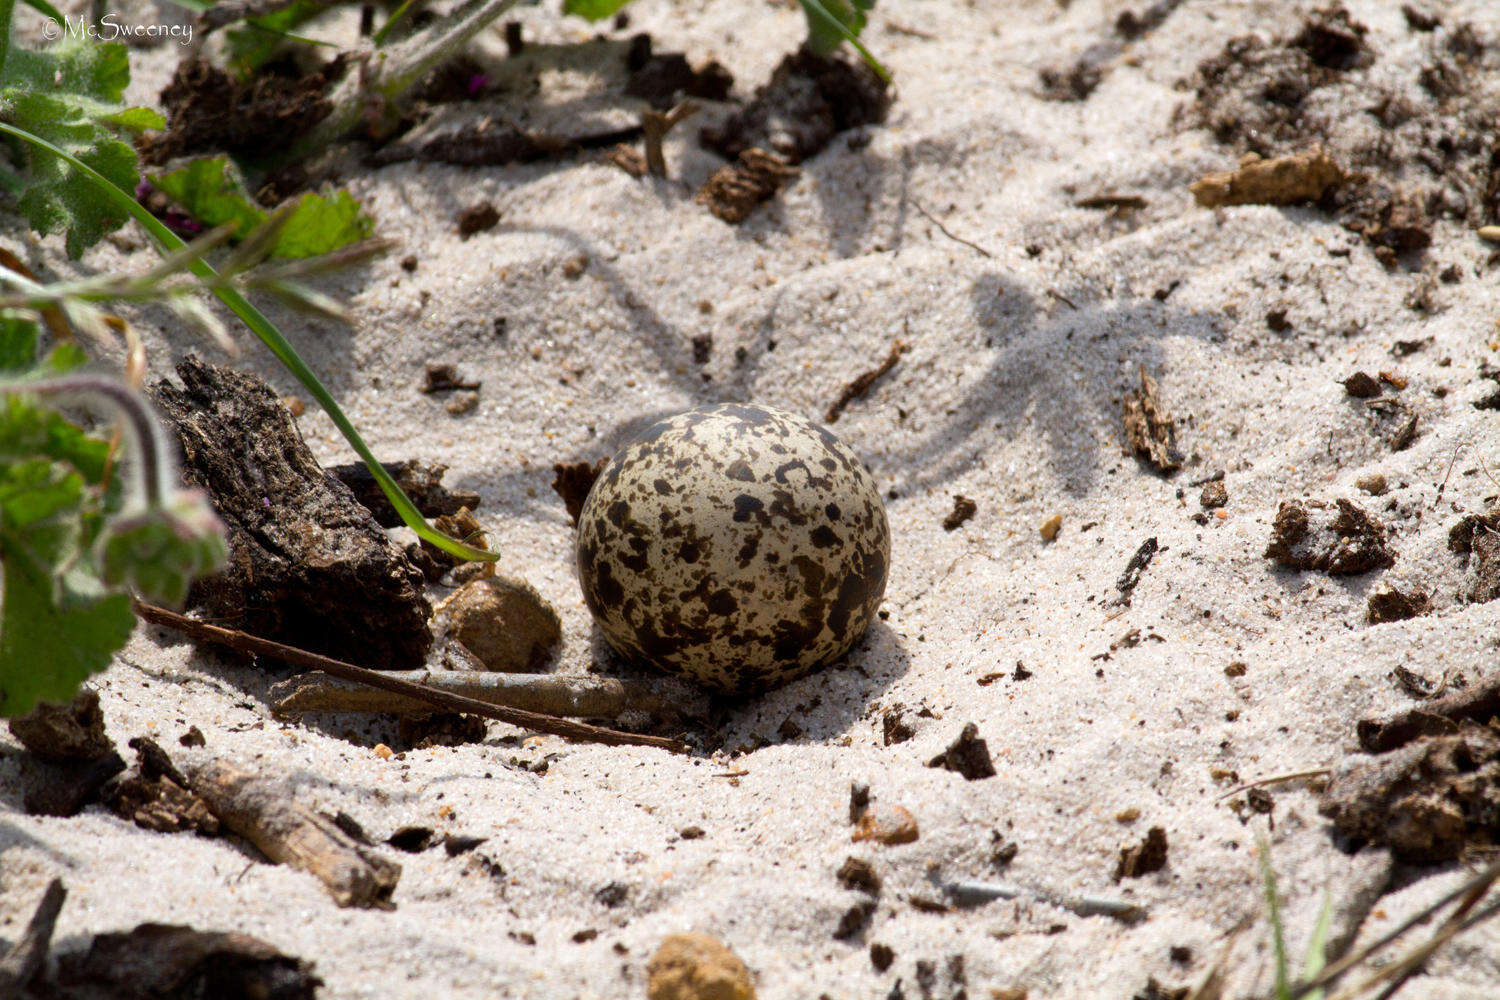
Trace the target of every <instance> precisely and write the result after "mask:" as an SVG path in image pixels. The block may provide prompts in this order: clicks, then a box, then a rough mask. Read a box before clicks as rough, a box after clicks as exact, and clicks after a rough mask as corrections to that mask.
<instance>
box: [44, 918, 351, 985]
mask: <svg viewBox="0 0 1500 1000" xmlns="http://www.w3.org/2000/svg"><path fill="white" fill-rule="evenodd" d="M59 980H60V986H59V987H49V989H52V988H60V989H61V991H62V992H61V995H62V996H64V997H79V998H82V997H87V996H110V997H114V998H116V1000H148V998H187V997H267V998H275V1000H313V998H314V997H315V996H316V995H317V993H318V987H319V986H321V985H322V984H323V981H322V980H321V979H319V978H318V977H317V976H315V975H313V974H312V963H311V962H304V961H302V960H301V959H299V958H295V957H293V956H290V955H285V954H283V953H281V952H280V951H277V950H276V949H275V948H274V947H272V946H271V945H270V944H267V943H266V942H265V941H262V940H260V939H259V938H254V937H250V936H249V935H247V934H236V933H220V932H211V931H200V930H195V929H194V928H191V927H182V926H178V925H175V924H141V925H140V926H138V927H136V928H135V929H134V930H132V931H130V932H128V933H123V934H119V933H116V934H98V935H96V936H95V937H94V939H93V942H92V943H91V944H90V945H89V948H88V950H87V951H85V952H82V953H80V954H75V955H70V956H67V957H65V958H64V959H63V961H62V967H61V969H60V971H59ZM94 991H98V992H94ZM48 995H49V996H57V995H59V994H57V993H49V994H48Z"/></svg>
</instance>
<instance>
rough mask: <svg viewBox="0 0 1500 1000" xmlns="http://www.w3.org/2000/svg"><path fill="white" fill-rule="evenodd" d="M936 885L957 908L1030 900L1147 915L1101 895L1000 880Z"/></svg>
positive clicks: (1118, 915)
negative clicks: (1059, 890) (1066, 891)
mask: <svg viewBox="0 0 1500 1000" xmlns="http://www.w3.org/2000/svg"><path fill="white" fill-rule="evenodd" d="M938 886H939V887H940V888H941V889H942V890H943V892H944V894H945V895H947V897H948V900H949V901H950V902H951V903H952V904H953V905H954V906H958V907H971V906H983V905H984V904H985V903H989V902H993V901H994V900H997V899H1029V900H1034V901H1036V902H1040V903H1049V904H1051V905H1052V906H1059V907H1062V908H1063V909H1064V910H1067V911H1069V912H1070V913H1076V914H1078V915H1079V916H1080V917H1113V918H1115V919H1116V920H1122V921H1124V922H1126V923H1131V922H1134V921H1136V920H1140V919H1142V918H1144V917H1145V916H1146V909H1145V907H1142V906H1137V905H1136V904H1134V903H1128V902H1126V901H1124V900H1122V899H1110V898H1107V897H1102V896H1065V895H1061V894H1059V893H1054V892H1049V891H1047V890H1045V889H1028V888H1026V887H1024V886H1019V885H1009V884H1006V883H1003V882H939V883H938Z"/></svg>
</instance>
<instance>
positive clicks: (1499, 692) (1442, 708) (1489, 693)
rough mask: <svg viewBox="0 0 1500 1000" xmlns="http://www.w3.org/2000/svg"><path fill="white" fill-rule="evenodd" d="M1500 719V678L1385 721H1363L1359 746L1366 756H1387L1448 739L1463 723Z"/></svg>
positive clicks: (1358, 729) (1434, 700) (1409, 709)
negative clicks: (1421, 741) (1428, 740)
mask: <svg viewBox="0 0 1500 1000" xmlns="http://www.w3.org/2000/svg"><path fill="white" fill-rule="evenodd" d="M1496 716H1500V678H1495V679H1492V680H1489V681H1485V682H1483V683H1479V684H1476V685H1474V686H1473V687H1470V688H1465V689H1464V690H1462V691H1458V692H1455V693H1453V694H1450V695H1447V696H1445V697H1442V698H1435V699H1433V700H1432V701H1424V702H1422V703H1421V704H1420V705H1418V706H1416V707H1415V708H1408V709H1407V710H1406V711H1404V712H1397V713H1396V714H1395V715H1389V716H1386V717H1385V718H1383V719H1360V720H1359V722H1358V724H1357V725H1356V726H1355V731H1356V732H1357V733H1358V734H1359V747H1360V749H1361V750H1364V751H1365V752H1366V753H1385V752H1386V751H1387V750H1394V749H1396V748H1397V747H1400V746H1405V745H1406V744H1408V743H1410V742H1411V741H1412V740H1414V739H1417V738H1418V737H1421V736H1448V735H1452V734H1454V733H1456V732H1458V730H1459V723H1460V722H1476V723H1479V724H1480V725H1484V724H1485V723H1486V722H1488V721H1489V720H1490V719H1492V718H1494V717H1496Z"/></svg>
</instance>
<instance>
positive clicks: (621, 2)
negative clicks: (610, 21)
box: [563, 0, 630, 21]
mask: <svg viewBox="0 0 1500 1000" xmlns="http://www.w3.org/2000/svg"><path fill="white" fill-rule="evenodd" d="M629 2H630V0H567V2H566V3H565V4H563V13H565V14H577V15H579V16H580V17H586V18H588V19H589V20H590V21H602V20H604V19H605V18H606V17H612V16H614V14H615V13H616V12H617V11H618V10H619V9H620V8H621V7H623V6H625V5H626V4H627V3H629Z"/></svg>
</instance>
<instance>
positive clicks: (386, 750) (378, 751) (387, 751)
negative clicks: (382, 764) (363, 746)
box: [370, 743, 391, 760]
mask: <svg viewBox="0 0 1500 1000" xmlns="http://www.w3.org/2000/svg"><path fill="white" fill-rule="evenodd" d="M370 752H371V753H373V754H374V755H375V756H377V757H379V758H380V759H381V760H390V759H391V748H390V747H388V746H386V745H385V744H384V743H377V744H375V745H374V746H373V747H371V748H370Z"/></svg>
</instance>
